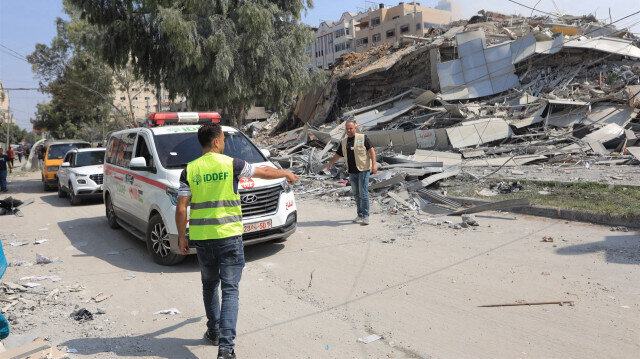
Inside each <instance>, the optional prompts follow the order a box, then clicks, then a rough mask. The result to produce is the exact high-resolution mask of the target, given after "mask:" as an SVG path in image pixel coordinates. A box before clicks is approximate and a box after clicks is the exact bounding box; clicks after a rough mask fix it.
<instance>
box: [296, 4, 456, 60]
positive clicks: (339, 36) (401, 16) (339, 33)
mask: <svg viewBox="0 0 640 359" xmlns="http://www.w3.org/2000/svg"><path fill="white" fill-rule="evenodd" d="M461 17H462V8H461V6H460V4H458V3H456V2H453V1H451V0H441V1H440V2H439V3H438V5H437V6H436V7H435V8H431V7H427V6H422V5H421V3H419V2H416V1H413V2H409V3H402V2H401V3H399V4H398V5H396V6H394V7H391V8H387V7H386V6H385V5H384V4H379V5H378V8H376V9H373V8H369V9H367V10H366V11H364V12H359V13H357V14H356V13H351V12H345V13H343V14H342V16H340V19H338V20H337V21H323V22H322V23H320V25H319V26H318V27H317V28H316V29H315V36H316V41H315V43H313V44H311V45H309V47H308V48H307V55H308V56H309V57H310V58H311V66H314V67H318V68H325V69H326V68H328V67H329V66H330V65H331V64H333V63H335V61H336V60H337V59H338V58H339V57H340V56H342V55H344V54H347V53H350V52H354V51H355V52H365V51H367V50H369V49H371V48H372V47H375V46H379V45H382V44H394V43H396V42H399V41H400V40H401V38H402V37H407V36H416V37H422V36H424V35H425V34H426V33H428V31H430V29H431V28H437V27H441V26H443V25H446V24H448V23H450V22H451V21H456V20H459V19H460V18H461Z"/></svg>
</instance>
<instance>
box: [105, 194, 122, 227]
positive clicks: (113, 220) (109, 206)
mask: <svg viewBox="0 0 640 359" xmlns="http://www.w3.org/2000/svg"><path fill="white" fill-rule="evenodd" d="M104 207H105V209H106V212H107V213H106V214H107V222H108V223H109V227H111V228H112V229H118V228H120V225H119V224H118V218H117V217H116V211H115V210H114V209H113V203H112V202H111V196H110V195H109V193H107V194H106V196H105V200H104Z"/></svg>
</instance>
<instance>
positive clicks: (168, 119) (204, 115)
mask: <svg viewBox="0 0 640 359" xmlns="http://www.w3.org/2000/svg"><path fill="white" fill-rule="evenodd" d="M221 119H222V116H220V114H219V113H217V112H154V113H152V114H150V115H149V118H148V125H149V127H154V126H163V125H193V124H199V125H202V124H205V123H219V122H220V120H221Z"/></svg>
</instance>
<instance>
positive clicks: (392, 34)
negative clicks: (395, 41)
mask: <svg viewBox="0 0 640 359" xmlns="http://www.w3.org/2000/svg"><path fill="white" fill-rule="evenodd" d="M394 36H396V30H387V39H388V38H390V37H394Z"/></svg>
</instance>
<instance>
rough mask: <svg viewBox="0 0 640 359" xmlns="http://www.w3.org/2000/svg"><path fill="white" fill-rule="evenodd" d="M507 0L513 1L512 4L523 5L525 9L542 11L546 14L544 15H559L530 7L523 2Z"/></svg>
mask: <svg viewBox="0 0 640 359" xmlns="http://www.w3.org/2000/svg"><path fill="white" fill-rule="evenodd" d="M507 1H510V2H512V3H514V4H518V5H520V6H524V7H526V8H527V9H531V10H534V11H537V12H540V13H543V14H546V15H551V16H553V17H560V16H558V15H557V14H552V13H550V12H546V11H542V10H538V9H536V8H535V7H531V6H529V5H525V4H522V3H519V2H517V1H514V0H507Z"/></svg>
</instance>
